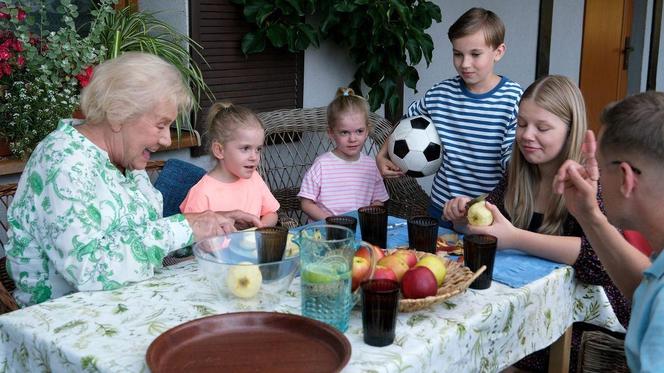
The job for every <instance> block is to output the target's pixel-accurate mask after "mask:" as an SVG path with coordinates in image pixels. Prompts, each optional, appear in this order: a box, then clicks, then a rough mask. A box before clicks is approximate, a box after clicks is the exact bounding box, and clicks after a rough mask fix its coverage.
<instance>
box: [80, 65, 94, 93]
mask: <svg viewBox="0 0 664 373" xmlns="http://www.w3.org/2000/svg"><path fill="white" fill-rule="evenodd" d="M92 73H93V68H92V66H88V67H86V68H85V69H83V71H81V73H80V74H78V75H76V80H78V82H79V83H80V84H81V87H82V88H85V87H86V86H87V85H88V84H90V79H92Z"/></svg>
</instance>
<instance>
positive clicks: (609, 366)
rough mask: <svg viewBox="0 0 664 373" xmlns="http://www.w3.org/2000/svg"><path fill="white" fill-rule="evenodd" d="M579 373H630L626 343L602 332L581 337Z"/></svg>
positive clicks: (592, 332) (589, 333)
mask: <svg viewBox="0 0 664 373" xmlns="http://www.w3.org/2000/svg"><path fill="white" fill-rule="evenodd" d="M577 371H578V372H579V373H603V372H621V373H622V372H625V373H627V372H629V368H627V361H626V359H625V341H624V339H620V338H616V337H614V336H611V335H609V334H608V333H604V332H601V331H587V332H584V333H583V336H582V337H581V346H580V350H579V359H578V369H577Z"/></svg>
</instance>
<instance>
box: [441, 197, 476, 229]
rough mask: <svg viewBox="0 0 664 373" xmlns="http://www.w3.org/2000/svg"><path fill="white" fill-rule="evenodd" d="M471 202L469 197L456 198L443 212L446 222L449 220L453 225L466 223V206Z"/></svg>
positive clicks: (449, 202) (448, 202)
mask: <svg viewBox="0 0 664 373" xmlns="http://www.w3.org/2000/svg"><path fill="white" fill-rule="evenodd" d="M469 201H470V198H469V197H464V196H461V197H456V198H453V199H451V200H449V201H447V203H446V204H445V209H444V210H443V217H444V218H445V220H449V221H451V222H453V223H455V224H456V223H465V222H466V221H467V218H466V213H467V211H466V204H467V203H468V202H469Z"/></svg>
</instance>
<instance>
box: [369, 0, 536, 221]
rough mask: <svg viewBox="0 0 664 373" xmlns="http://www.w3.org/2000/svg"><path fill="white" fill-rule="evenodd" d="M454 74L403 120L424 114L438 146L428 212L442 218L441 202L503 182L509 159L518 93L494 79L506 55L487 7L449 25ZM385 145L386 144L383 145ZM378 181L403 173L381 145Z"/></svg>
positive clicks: (513, 85)
mask: <svg viewBox="0 0 664 373" xmlns="http://www.w3.org/2000/svg"><path fill="white" fill-rule="evenodd" d="M448 37H449V39H450V41H451V42H452V51H453V63H454V68H455V69H456V71H457V73H458V74H459V75H457V76H456V77H454V78H451V79H446V80H444V81H442V82H440V83H438V84H436V85H434V86H433V87H432V88H431V89H429V90H428V91H427V92H426V93H425V94H424V97H422V98H421V99H419V100H417V101H415V102H413V103H412V104H411V105H410V106H409V107H408V111H407V113H406V116H408V117H411V116H415V115H426V116H428V117H430V118H431V120H432V121H433V123H434V124H435V125H436V129H437V130H438V134H439V135H440V139H441V143H442V144H443V162H442V164H441V166H440V169H439V170H438V172H437V173H436V175H435V177H434V180H433V186H432V189H431V205H430V207H429V214H430V215H432V216H434V217H437V218H439V219H440V223H441V225H443V226H446V227H448V228H451V227H452V224H451V223H449V222H447V221H445V220H444V219H443V218H442V215H443V209H444V206H445V203H446V202H447V201H449V200H451V199H452V198H454V197H456V196H470V197H475V196H478V195H480V194H482V193H488V192H490V191H491V190H493V188H494V187H495V186H496V184H497V183H498V181H500V179H501V178H502V175H503V172H504V171H505V169H506V166H507V163H508V161H509V158H510V155H511V154H512V144H513V142H514V133H515V128H516V116H517V111H518V104H519V99H520V97H521V94H522V92H523V91H522V89H521V87H520V86H519V84H517V83H516V82H513V81H511V80H509V79H508V78H507V77H504V76H500V75H497V74H496V73H495V72H494V65H495V64H496V62H498V61H499V60H500V59H501V58H502V57H503V55H504V54H505V43H504V38H505V25H504V24H503V22H502V21H501V20H500V18H498V16H497V15H496V14H495V13H493V12H491V11H489V10H486V9H482V8H472V9H470V10H468V11H467V12H466V13H464V14H463V15H462V16H461V17H460V18H459V19H457V20H456V22H454V24H452V26H450V28H449V30H448ZM386 144H387V142H386ZM376 162H377V164H378V169H379V170H380V172H381V174H382V175H383V177H398V176H401V175H403V172H402V171H401V170H400V169H399V168H398V167H397V166H396V165H395V164H394V163H392V162H391V161H390V160H389V158H388V155H387V147H386V146H383V147H382V148H381V150H380V152H379V153H378V155H377V157H376Z"/></svg>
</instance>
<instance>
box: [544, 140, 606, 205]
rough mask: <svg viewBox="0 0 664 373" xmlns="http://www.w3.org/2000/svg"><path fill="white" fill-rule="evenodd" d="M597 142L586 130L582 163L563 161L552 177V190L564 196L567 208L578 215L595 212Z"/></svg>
mask: <svg viewBox="0 0 664 373" xmlns="http://www.w3.org/2000/svg"><path fill="white" fill-rule="evenodd" d="M596 149H597V142H596V140H595V135H594V134H593V132H592V131H590V130H589V131H587V132H586V136H585V138H584V141H583V146H582V148H581V151H582V153H583V159H584V161H583V165H582V164H579V163H578V162H575V161H572V160H567V161H565V162H564V163H563V164H562V166H560V169H558V172H557V173H556V176H555V177H554V179H553V190H554V192H556V193H558V194H562V195H563V196H564V197H565V206H566V207H567V210H568V211H569V212H570V213H571V214H572V215H574V216H575V217H577V218H578V217H579V214H582V213H583V214H586V213H590V212H597V211H595V210H599V206H598V204H597V199H596V195H597V188H598V181H599V167H598V163H597V158H596V154H595V153H596Z"/></svg>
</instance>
